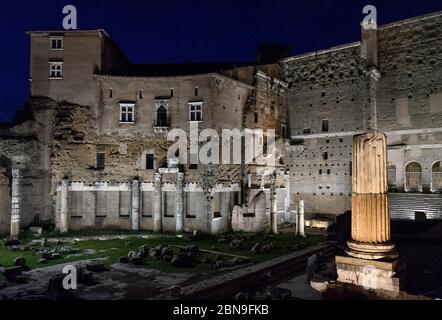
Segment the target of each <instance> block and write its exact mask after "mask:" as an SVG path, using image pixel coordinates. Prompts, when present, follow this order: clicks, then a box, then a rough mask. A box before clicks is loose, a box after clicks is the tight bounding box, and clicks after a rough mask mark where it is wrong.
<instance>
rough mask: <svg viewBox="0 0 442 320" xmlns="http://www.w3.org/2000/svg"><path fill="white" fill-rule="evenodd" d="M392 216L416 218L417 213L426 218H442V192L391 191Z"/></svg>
mask: <svg viewBox="0 0 442 320" xmlns="http://www.w3.org/2000/svg"><path fill="white" fill-rule="evenodd" d="M390 211H391V218H392V219H395V220H415V218H416V212H421V213H420V214H419V213H418V214H417V215H418V216H419V215H420V216H423V214H422V213H425V216H426V219H442V194H422V193H390Z"/></svg>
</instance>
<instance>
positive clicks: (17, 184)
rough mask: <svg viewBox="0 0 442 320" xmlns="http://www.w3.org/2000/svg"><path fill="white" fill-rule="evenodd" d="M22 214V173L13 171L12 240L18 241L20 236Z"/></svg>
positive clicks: (17, 170)
mask: <svg viewBox="0 0 442 320" xmlns="http://www.w3.org/2000/svg"><path fill="white" fill-rule="evenodd" d="M20 213H21V173H20V170H19V169H12V190H11V238H12V239H17V238H18V235H19V234H20Z"/></svg>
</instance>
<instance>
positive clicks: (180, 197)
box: [175, 172, 184, 233]
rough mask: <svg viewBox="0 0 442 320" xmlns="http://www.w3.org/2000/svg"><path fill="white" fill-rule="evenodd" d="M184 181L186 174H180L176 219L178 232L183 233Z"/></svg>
mask: <svg viewBox="0 0 442 320" xmlns="http://www.w3.org/2000/svg"><path fill="white" fill-rule="evenodd" d="M183 180H184V173H182V172H178V174H177V183H176V193H175V219H176V232H177V233H181V232H183V229H184V203H183V198H184V197H183V196H184V190H183Z"/></svg>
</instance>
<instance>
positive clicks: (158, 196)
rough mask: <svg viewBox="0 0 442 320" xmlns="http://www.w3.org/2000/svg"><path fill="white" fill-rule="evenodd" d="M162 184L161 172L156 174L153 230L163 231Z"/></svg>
mask: <svg viewBox="0 0 442 320" xmlns="http://www.w3.org/2000/svg"><path fill="white" fill-rule="evenodd" d="M162 193H163V192H162V185H161V174H160V173H156V174H155V191H154V204H153V231H154V232H161V231H162V229H163V223H162V216H163V212H162V208H163V204H162V198H163V197H162Z"/></svg>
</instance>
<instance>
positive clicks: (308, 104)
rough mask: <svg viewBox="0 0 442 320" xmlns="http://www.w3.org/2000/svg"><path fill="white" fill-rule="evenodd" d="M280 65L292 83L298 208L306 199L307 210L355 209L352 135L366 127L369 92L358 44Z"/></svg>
mask: <svg viewBox="0 0 442 320" xmlns="http://www.w3.org/2000/svg"><path fill="white" fill-rule="evenodd" d="M282 65H283V67H284V69H285V73H286V77H287V80H288V82H289V83H290V88H289V89H288V93H287V95H288V97H287V99H288V102H287V108H288V116H289V126H290V133H291V137H292V145H291V146H290V153H289V155H288V164H289V168H290V172H291V174H292V177H291V192H292V203H293V206H294V209H296V208H297V203H298V202H299V200H301V199H302V200H305V210H306V213H313V214H341V213H343V212H345V211H346V210H348V209H349V208H350V207H351V159H352V136H353V135H354V134H355V133H357V132H360V131H361V130H362V129H363V125H364V110H363V105H364V101H365V100H366V97H367V90H366V80H365V76H364V69H363V67H362V66H361V61H360V46H359V44H352V45H349V46H346V47H341V48H336V49H331V50H329V51H324V52H318V53H314V54H308V55H305V56H300V57H295V58H290V59H287V60H285V61H283V62H282ZM323 120H326V122H327V123H325V124H324V126H325V127H324V128H323ZM327 127H328V128H327Z"/></svg>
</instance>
